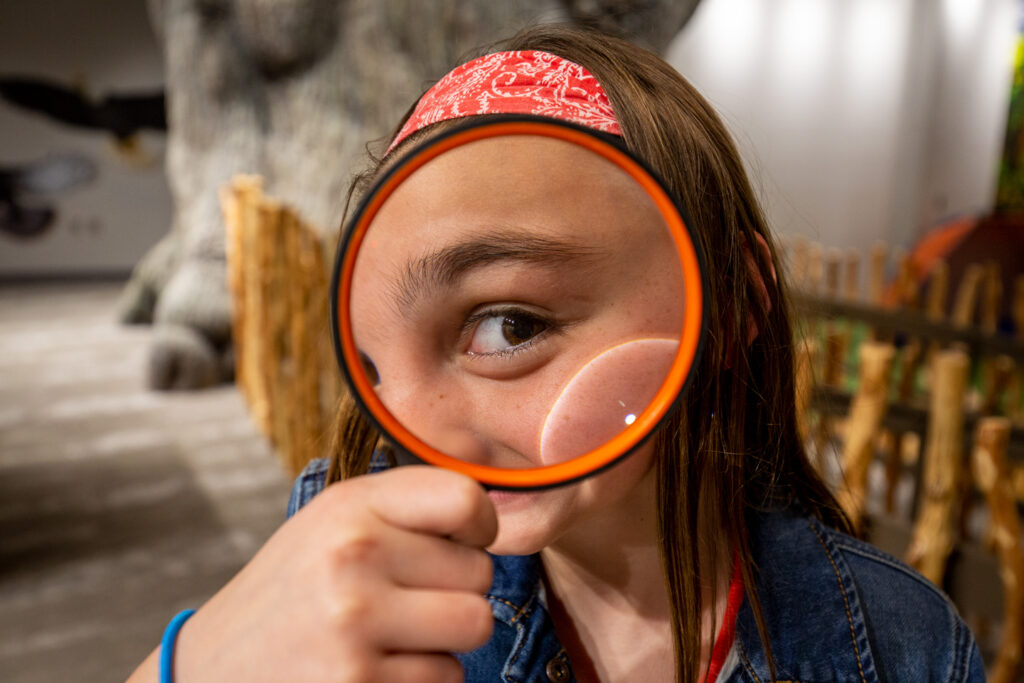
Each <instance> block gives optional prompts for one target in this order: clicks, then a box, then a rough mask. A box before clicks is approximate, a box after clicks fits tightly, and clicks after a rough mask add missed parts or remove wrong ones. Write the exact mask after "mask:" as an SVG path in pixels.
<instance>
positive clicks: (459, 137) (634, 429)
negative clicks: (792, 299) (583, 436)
mask: <svg viewBox="0 0 1024 683" xmlns="http://www.w3.org/2000/svg"><path fill="white" fill-rule="evenodd" d="M508 135H532V136H542V137H548V138H556V139H559V140H564V141H566V142H570V143H572V144H575V145H579V146H581V147H584V148H586V149H588V150H590V151H591V152H594V153H595V154H597V155H599V156H601V157H603V158H604V159H607V160H608V161H610V162H612V163H614V164H615V165H616V166H618V167H619V168H621V169H622V170H623V171H625V172H626V173H627V174H629V176H630V177H631V178H633V180H635V181H636V182H637V183H639V184H640V185H641V186H642V187H643V188H644V190H645V191H646V192H647V194H648V196H650V198H651V199H652V200H653V201H654V203H655V205H656V206H657V208H658V211H659V212H660V213H661V216H662V218H663V219H664V220H665V223H666V225H667V226H668V228H669V231H670V232H671V234H672V239H673V242H674V243H675V246H676V251H677V253H678V255H679V260H680V266H681V268H682V273H683V287H684V295H685V310H684V313H683V328H682V330H681V334H680V340H679V348H678V350H677V352H676V355H675V359H674V360H673V362H672V366H671V367H670V368H669V372H668V375H667V376H666V378H665V381H664V382H662V384H661V387H659V389H658V392H657V393H656V394H655V396H654V398H653V399H652V400H651V402H650V403H649V404H648V406H647V408H646V409H645V410H644V411H643V412H642V413H640V414H639V415H637V416H636V419H635V420H634V421H633V423H632V424H630V425H629V426H627V427H626V428H625V429H624V430H623V431H621V432H619V433H618V434H617V435H616V436H614V437H613V438H612V439H610V440H609V441H607V442H605V443H604V444H602V445H601V446H599V447H597V448H595V449H594V450H592V451H589V452H588V453H585V454H583V455H580V456H578V457H576V458H573V459H571V460H567V461H565V462H560V463H556V464H552V465H544V466H541V467H529V468H523V469H504V468H500V467H490V466H488V465H480V464H475V463H470V462H465V461H463V460H459V459H458V458H454V457H452V456H450V455H446V454H445V453H442V452H441V451H439V450H437V449H435V448H433V447H431V446H430V445H429V444H427V443H425V442H423V441H422V440H420V439H419V438H417V437H416V435H415V434H413V433H412V432H410V431H409V430H408V429H406V427H405V426H404V425H403V424H402V423H401V422H400V421H399V420H398V419H396V418H395V417H394V416H393V415H392V414H391V413H390V412H389V411H388V409H387V408H386V407H385V406H384V403H383V402H382V401H381V400H380V398H378V396H377V393H376V392H375V391H374V389H373V386H372V385H371V384H370V381H369V379H368V378H367V377H366V373H365V372H364V371H363V369H362V368H363V364H362V360H361V358H360V354H359V350H358V349H357V348H356V344H355V338H354V336H353V334H352V320H351V317H350V311H349V308H350V307H349V301H350V299H351V296H352V277H353V274H354V272H355V264H356V256H357V255H358V253H359V248H360V246H361V245H362V242H363V239H364V238H365V236H366V232H367V230H368V229H369V226H370V224H371V223H372V222H373V219H374V218H375V216H376V215H377V212H378V211H379V210H380V208H381V207H382V206H383V205H384V202H386V201H387V199H388V198H389V197H390V196H391V194H392V193H393V192H394V191H395V189H396V188H397V187H398V186H399V185H401V184H402V182H403V181H405V180H406V179H407V178H408V177H409V176H410V175H412V174H413V173H415V172H416V171H417V170H418V169H419V168H421V167H423V166H424V165H425V164H427V163H429V162H430V161H431V160H432V159H435V158H436V157H438V156H440V155H442V154H444V153H445V152H448V151H450V150H452V149H454V148H456V147H460V146H462V145H465V144H469V143H471V142H476V141H478V140H484V139H488V138H494V137H502V136H508ZM339 248H340V251H339V257H338V259H337V261H336V263H335V272H334V284H333V293H334V295H335V297H336V298H335V302H334V306H333V309H334V310H333V312H334V315H335V316H336V317H335V324H334V330H333V332H334V342H335V348H336V351H337V352H338V355H339V356H340V357H339V360H340V361H341V365H342V370H343V371H344V373H345V375H346V377H347V378H348V380H349V382H350V384H351V386H352V388H353V389H354V390H355V395H356V397H357V399H358V401H360V402H361V403H362V406H363V408H364V409H365V411H366V412H367V413H368V414H369V416H370V418H371V420H372V421H374V422H376V423H377V427H378V428H379V429H381V430H383V432H384V433H385V434H387V435H388V436H390V437H391V438H392V439H393V440H394V441H396V442H397V443H398V444H399V445H400V446H401V447H402V448H404V449H406V450H407V451H408V452H410V453H412V454H413V455H415V456H416V457H418V458H419V459H421V460H422V461H424V462H426V463H429V464H431V465H436V466H439V467H444V468H447V469H450V470H455V471H457V472H461V473H463V474H465V475H468V476H470V477H472V478H473V479H476V480H477V481H479V482H481V483H482V484H485V485H488V486H491V487H494V488H502V489H539V488H548V487H552V486H558V485H562V484H567V483H569V482H572V481H576V480H578V479H581V478H583V477H586V476H588V475H590V474H593V473H595V472H598V471H600V470H603V469H605V468H607V467H609V466H610V465H612V464H614V463H615V462H616V461H617V460H618V459H619V458H621V457H623V456H625V455H626V454H628V453H629V452H630V451H631V450H632V449H634V448H636V447H637V446H638V445H640V444H641V443H642V442H643V441H644V439H646V438H647V436H649V435H650V434H651V433H652V432H653V431H654V430H655V428H656V427H657V426H658V424H659V422H660V421H661V419H662V418H663V417H664V416H665V415H666V414H667V413H668V411H669V410H670V409H671V408H672V406H673V404H674V403H675V401H676V399H677V397H678V396H679V395H680V394H681V393H682V391H683V390H684V389H685V387H686V384H687V380H688V378H689V377H690V370H691V368H692V367H693V365H694V363H696V360H697V356H698V354H699V352H700V348H701V341H702V338H703V330H704V285H703V280H702V278H701V272H702V269H701V258H700V255H699V252H698V250H697V248H696V246H695V244H694V242H693V240H692V239H691V237H690V231H689V230H688V229H687V227H686V222H685V220H684V219H683V216H682V213H681V210H680V209H679V208H678V207H677V206H676V204H675V202H674V201H673V199H672V197H671V196H670V195H669V194H668V193H667V192H666V191H665V189H664V188H663V187H662V185H661V183H659V182H658V181H657V180H656V179H655V178H654V176H653V175H652V174H651V172H650V171H648V170H647V169H646V168H645V167H644V166H643V165H642V164H641V163H640V162H638V161H637V160H636V159H634V158H633V157H632V156H630V155H629V154H628V153H627V152H624V151H623V150H622V149H620V148H619V147H617V146H616V145H615V144H613V143H612V142H610V141H608V140H606V139H604V138H603V137H601V136H599V135H597V134H595V133H594V132H593V131H590V130H588V129H585V128H582V127H579V126H576V125H575V124H569V123H565V122H562V121H557V120H553V119H545V118H540V117H498V116H493V117H486V118H484V119H474V120H473V121H471V122H470V123H469V124H468V125H464V126H463V127H459V128H457V129H454V130H453V131H449V132H447V133H445V134H442V135H441V136H440V137H438V138H435V139H433V140H431V141H429V142H427V143H425V144H424V145H422V146H421V147H419V148H417V149H415V150H414V151H413V152H411V153H410V154H409V156H407V157H406V158H404V159H403V160H402V161H401V162H400V163H399V164H398V165H397V166H395V167H394V168H393V169H391V171H390V172H389V173H388V174H387V175H386V176H385V177H384V178H383V179H382V181H381V182H380V183H379V184H378V185H377V186H376V187H375V188H374V189H373V191H371V193H370V194H369V195H367V199H366V200H364V202H363V204H362V206H361V207H360V210H359V213H358V214H357V215H356V217H355V220H354V221H353V222H352V224H351V225H350V227H349V229H348V231H347V232H346V234H345V235H344V236H343V240H342V244H341V245H340V247H339Z"/></svg>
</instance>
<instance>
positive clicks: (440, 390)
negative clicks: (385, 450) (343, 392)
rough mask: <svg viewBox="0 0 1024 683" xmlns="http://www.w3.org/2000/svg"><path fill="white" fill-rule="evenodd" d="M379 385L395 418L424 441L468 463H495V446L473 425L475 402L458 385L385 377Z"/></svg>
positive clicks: (380, 396) (381, 397)
mask: <svg viewBox="0 0 1024 683" xmlns="http://www.w3.org/2000/svg"><path fill="white" fill-rule="evenodd" d="M375 388H376V391H377V396H378V398H380V400H381V402H382V403H383V404H384V407H385V408H387V410H388V412H389V413H391V415H392V417H394V418H395V420H397V421H398V422H399V423H400V424H401V425H402V427H404V428H405V429H406V430H407V431H408V432H409V433H411V434H412V435H413V436H415V437H416V438H417V439H419V440H420V441H422V442H423V443H425V444H427V445H428V446H430V447H431V448H433V449H435V450H438V451H440V452H442V453H444V454H445V455H448V456H451V457H453V458H456V459H458V460H462V461H464V462H470V463H474V464H479V465H488V464H493V462H494V459H493V447H492V445H491V444H490V443H489V441H488V440H487V439H485V438H483V436H482V435H481V434H480V433H479V431H477V430H475V429H474V428H473V411H472V405H471V403H472V402H471V401H470V400H468V399H467V398H466V397H465V395H464V393H463V392H460V391H459V390H458V388H457V387H453V386H451V385H450V384H448V383H440V382H431V383H430V384H429V385H426V384H424V383H420V384H413V383H410V382H407V381H406V382H400V381H386V380H385V381H381V382H380V383H378V384H377V386H376V387H375Z"/></svg>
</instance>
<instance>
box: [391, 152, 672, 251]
mask: <svg viewBox="0 0 1024 683" xmlns="http://www.w3.org/2000/svg"><path fill="white" fill-rule="evenodd" d="M652 220H653V221H655V222H657V221H659V220H660V219H659V217H658V214H657V209H656V207H655V206H654V203H653V202H652V201H651V199H650V198H649V197H648V196H647V194H646V193H645V191H644V190H643V188H642V187H640V185H639V184H637V183H636V182H635V181H634V180H632V179H631V178H630V176H629V175H628V174H627V173H626V172H625V171H624V170H622V169H621V168H619V167H618V166H617V165H616V164H614V163H612V162H611V161H609V160H607V159H605V158H603V157H601V156H599V155H598V154H596V153H594V152H592V151H590V150H587V149H585V148H583V147H581V146H579V145H576V144H573V143H570V142H566V141H564V140H558V139H552V138H545V137H539V136H522V135H517V136H504V137H496V138H489V139H485V140H481V141H477V142H473V143H469V144H465V145H462V146H460V147H457V148H455V149H453V150H450V151H448V152H446V153H444V154H442V155H440V156H439V157H437V158H435V159H433V160H431V161H430V162H428V163H427V164H425V165H424V166H423V167H421V168H419V169H418V170H417V171H416V172H415V173H413V174H412V175H411V176H410V177H409V178H408V179H406V180H405V181H404V182H403V183H402V184H401V185H400V186H399V187H398V188H396V189H395V190H394V192H393V193H392V194H391V196H390V197H389V198H388V199H387V202H386V203H385V204H384V206H383V207H382V208H381V211H380V212H379V214H378V215H377V217H376V218H375V219H374V223H373V226H372V232H374V233H376V236H377V237H378V238H381V237H387V239H388V241H389V242H390V243H392V244H395V243H396V242H394V240H402V239H403V238H406V239H411V240H412V241H415V242H420V243H431V242H435V241H436V240H438V239H445V238H449V237H466V236H471V235H472V234H473V233H474V232H476V231H492V232H493V231H500V230H502V229H504V228H508V229H514V230H515V231H517V232H521V231H523V230H530V231H536V232H540V233H547V234H554V233H558V234H560V236H567V235H575V236H576V237H577V238H579V239H585V240H587V241H588V242H591V243H600V242H603V241H607V240H612V241H616V240H617V239H621V238H622V237H624V236H625V234H626V232H627V231H626V230H625V228H629V227H639V225H636V224H642V223H644V222H648V221H652ZM661 229H663V227H662V228H661ZM636 236H637V235H635V234H634V237H636Z"/></svg>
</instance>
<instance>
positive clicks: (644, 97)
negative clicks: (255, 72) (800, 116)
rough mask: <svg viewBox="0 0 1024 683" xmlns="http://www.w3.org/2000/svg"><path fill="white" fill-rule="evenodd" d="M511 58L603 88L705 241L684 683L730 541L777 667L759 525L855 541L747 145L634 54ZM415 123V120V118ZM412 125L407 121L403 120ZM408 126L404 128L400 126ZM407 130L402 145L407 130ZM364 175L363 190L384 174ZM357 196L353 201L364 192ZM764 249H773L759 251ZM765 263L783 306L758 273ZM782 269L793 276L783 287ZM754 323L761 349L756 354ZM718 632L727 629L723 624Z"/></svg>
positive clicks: (662, 505) (687, 410)
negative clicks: (767, 522)
mask: <svg viewBox="0 0 1024 683" xmlns="http://www.w3.org/2000/svg"><path fill="white" fill-rule="evenodd" d="M500 49H503V50H542V51H546V52H550V53H553V54H556V55H559V56H561V57H563V58H565V59H568V60H570V61H573V62H576V63H577V64H580V65H582V66H584V67H585V68H586V69H588V70H589V71H590V72H591V73H592V74H594V76H596V78H597V80H598V82H600V83H601V85H602V86H603V88H604V90H605V92H606V93H607V95H608V98H609V99H610V101H611V104H612V108H613V109H614V110H615V112H616V115H617V117H618V119H619V124H620V126H621V128H622V137H623V141H624V143H625V145H626V147H628V148H629V149H630V150H631V151H632V152H633V153H634V154H636V155H637V156H639V157H640V158H641V159H644V160H645V161H646V162H647V163H648V164H649V165H650V166H651V167H652V168H653V169H654V170H655V172H657V173H658V174H659V175H660V176H661V178H662V179H663V180H664V181H665V183H666V184H667V185H668V186H669V188H670V189H671V190H672V191H673V192H674V193H675V195H676V196H677V197H678V199H679V200H680V201H681V203H682V204H683V205H684V206H685V207H686V208H687V209H688V211H689V213H690V219H691V221H692V225H691V226H690V227H691V230H692V232H693V233H694V234H695V236H696V239H697V240H698V242H699V243H700V246H701V248H702V249H703V251H704V254H705V255H706V258H707V262H708V263H709V264H713V267H711V268H708V269H707V270H708V272H707V273H706V274H705V279H706V281H707V294H708V299H707V304H706V305H707V307H708V321H709V327H708V331H707V332H708V333H707V338H706V341H705V347H704V353H703V354H702V357H701V359H700V362H699V365H698V366H697V367H696V368H695V372H696V377H695V379H694V387H699V390H691V391H689V392H687V394H686V395H685V396H684V398H683V402H682V405H681V408H680V410H679V411H678V412H677V413H676V414H675V415H674V416H673V418H672V419H671V420H670V421H669V423H668V424H667V426H666V427H664V428H663V429H662V431H661V432H660V433H659V435H658V440H657V447H656V451H657V455H656V465H655V466H656V468H657V472H656V474H657V481H658V492H657V507H658V526H659V538H660V539H661V548H660V550H661V556H662V562H663V567H664V571H665V575H666V580H667V583H668V592H669V597H670V600H671V609H672V627H673V635H674V639H673V640H674V643H675V657H676V663H677V667H676V669H677V680H679V681H695V680H697V679H698V676H699V675H700V672H699V671H698V669H699V666H700V654H701V642H702V633H701V624H702V621H701V615H702V610H703V608H704V606H705V603H706V600H707V596H708V593H707V591H708V590H709V588H710V605H711V606H714V605H715V604H716V601H717V597H718V596H717V595H716V594H715V593H716V588H715V587H714V586H711V587H709V586H707V585H706V584H705V583H702V581H701V575H702V571H705V572H706V571H708V570H709V569H710V570H711V574H710V575H711V576H720V575H721V574H722V572H723V570H724V571H725V573H728V567H722V566H720V565H721V562H722V561H723V560H722V557H721V553H720V548H721V546H722V542H723V540H725V539H722V537H721V534H722V532H723V531H724V533H725V534H726V535H727V537H728V541H729V542H730V543H731V546H732V548H733V549H735V552H736V554H737V556H738V557H739V561H740V566H741V570H742V575H743V580H744V584H745V586H746V592H747V599H748V601H749V602H750V604H751V606H752V607H753V609H754V614H755V617H756V620H757V624H758V629H759V631H760V634H761V639H762V641H763V643H764V646H765V649H766V651H767V652H768V653H769V661H771V657H770V652H771V648H770V643H768V641H767V632H766V629H765V625H764V621H763V618H762V613H761V609H760V601H759V600H758V597H757V594H756V591H754V590H753V586H754V585H755V582H754V581H755V577H756V572H757V568H756V566H755V564H754V561H753V558H752V556H751V547H750V538H749V532H748V528H749V527H748V518H749V517H750V516H751V515H752V514H756V513H757V512H758V511H763V510H767V509H777V508H784V507H787V506H789V505H792V504H794V503H799V504H800V505H801V506H802V508H803V509H804V510H806V511H807V512H809V513H810V514H813V515H815V516H817V517H818V518H820V519H821V520H822V521H824V522H825V523H827V524H829V525H832V526H835V527H837V528H841V529H844V530H845V529H847V528H848V527H847V522H846V519H845V517H844V516H843V514H842V512H841V511H840V508H839V506H838V505H837V504H836V502H835V499H834V498H833V497H832V495H831V493H830V492H829V490H828V488H827V487H826V485H825V484H824V483H823V482H822V480H821V479H820V477H819V476H818V475H817V473H816V472H815V470H814V469H813V468H812V467H811V465H810V463H809V461H808V459H807V456H806V453H805V451H804V447H803V443H802V442H801V440H800V438H799V437H798V436H797V426H796V424H797V423H796V403H795V389H794V372H793V343H794V342H793V330H792V327H791V323H790V309H789V305H788V303H787V294H786V288H785V283H784V278H783V277H782V268H781V266H780V265H779V263H778V256H777V252H776V249H775V247H774V245H773V240H772V236H771V234H770V233H769V231H768V228H767V225H766V222H765V219H764V216H763V215H762V213H761V209H760V207H759V206H758V203H757V200H756V198H755V196H754V192H753V190H752V189H751V187H750V183H749V181H748V179H747V176H746V173H745V172H744V170H743V165H742V162H741V160H740V157H739V154H738V153H737V151H736V148H735V145H734V144H733V141H732V139H731V138H730V136H729V134H728V132H727V131H726V129H725V127H724V126H723V125H722V122H721V121H720V120H719V118H718V116H717V114H716V113H715V112H714V110H713V109H712V108H711V106H710V105H709V104H708V103H707V102H706V101H705V100H704V98H703V97H702V96H701V95H700V94H699V93H698V92H697V91H696V90H695V89H694V88H693V86H691V85H690V84H689V83H688V82H687V81H686V80H685V79H684V78H683V77H682V76H680V75H679V73H678V72H677V71H675V69H673V68H672V67H671V66H669V65H668V64H667V63H665V62H664V61H663V60H662V59H661V58H659V57H658V56H657V55H654V54H652V53H650V52H648V51H646V50H643V49H641V48H639V47H636V46H634V45H632V44H630V43H628V42H626V41H623V40H620V39H617V38H614V37H610V36H607V35H603V34H599V33H596V32H593V31H589V30H585V29H580V28H573V27H567V26H562V25H543V26H537V27H532V28H529V29H526V30H525V31H523V32H521V33H520V34H518V35H517V36H515V37H514V38H512V39H511V40H509V41H508V42H506V43H505V44H503V45H501V46H500ZM407 116H408V114H407ZM403 121H404V118H403ZM400 126H401V123H399V126H398V127H400ZM398 127H396V129H395V130H396V132H397V130H398ZM382 163H383V162H382V160H379V159H377V160H375V163H374V165H373V168H371V169H370V170H369V172H368V173H366V174H364V176H362V178H361V182H357V183H356V184H355V185H354V186H353V187H354V189H355V191H358V189H359V188H360V187H362V186H364V184H365V181H366V179H367V178H372V177H373V176H374V175H375V174H376V173H377V172H378V171H379V169H380V167H381V165H382ZM350 197H351V193H350ZM758 235H759V236H760V237H761V238H763V239H764V240H765V242H766V243H767V244H768V245H769V250H768V251H769V252H770V258H771V263H769V262H768V258H767V254H762V253H761V250H759V249H749V248H745V245H754V244H756V243H757V236H758ZM751 252H752V253H753V254H754V258H755V261H756V263H757V269H758V271H759V272H760V280H761V281H763V282H764V283H765V285H766V286H767V289H768V295H769V299H770V306H765V302H764V301H763V299H762V298H761V297H762V295H761V293H760V284H759V282H758V279H757V276H756V275H755V274H754V273H753V272H752V271H751V270H750V268H748V266H747V261H746V259H747V254H750V253H751ZM773 269H774V270H775V271H776V272H777V273H779V278H778V281H777V282H775V280H774V277H773V272H772V271H773ZM748 315H749V316H752V320H753V322H754V324H756V325H757V329H758V336H757V338H756V339H755V340H754V342H753V343H752V344H750V345H749V346H747V345H745V344H743V343H738V340H745V339H746V333H745V330H746V327H747V325H749V324H750V323H749V322H748V320H749V319H748ZM338 417H339V421H338V429H337V431H336V442H335V443H336V446H335V448H334V449H333V454H334V455H333V458H332V465H331V468H330V471H329V474H328V480H329V481H335V480H338V479H342V478H346V477H350V476H355V475H357V474H361V473H364V472H365V471H366V468H367V466H368V463H369V460H370V456H371V454H372V452H373V449H374V447H375V445H376V443H377V435H376V434H375V433H374V432H373V430H372V429H371V428H370V427H369V425H368V424H367V423H366V421H365V420H364V419H363V418H362V417H361V415H360V414H359V412H358V411H357V410H356V408H355V406H354V403H353V401H352V400H351V399H346V400H345V401H343V405H342V409H341V410H340V411H339V416H338ZM715 621H716V622H717V619H716V620H715Z"/></svg>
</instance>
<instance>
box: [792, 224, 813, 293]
mask: <svg viewBox="0 0 1024 683" xmlns="http://www.w3.org/2000/svg"><path fill="white" fill-rule="evenodd" d="M789 252H790V255H791V261H790V264H789V268H790V272H791V273H792V277H793V287H794V289H798V290H803V289H807V272H808V267H809V266H808V258H809V257H808V253H807V240H806V239H804V238H803V237H800V236H799V235H797V236H796V237H793V239H792V240H791V241H790V250H789Z"/></svg>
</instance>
